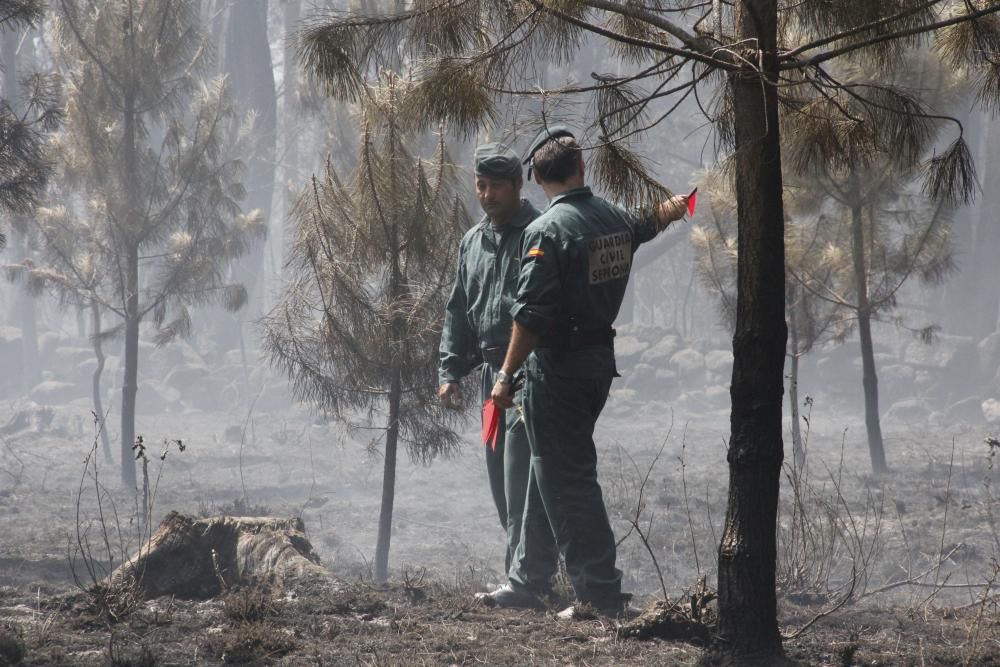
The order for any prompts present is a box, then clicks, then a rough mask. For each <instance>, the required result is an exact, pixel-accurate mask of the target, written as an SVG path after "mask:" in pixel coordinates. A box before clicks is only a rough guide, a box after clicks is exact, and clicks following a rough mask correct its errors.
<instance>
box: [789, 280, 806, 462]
mask: <svg viewBox="0 0 1000 667" xmlns="http://www.w3.org/2000/svg"><path fill="white" fill-rule="evenodd" d="M797 292H798V290H797V289H794V288H793V289H789V291H788V293H789V299H788V325H789V326H788V335H789V338H790V339H791V340H790V342H791V349H790V350H789V353H788V358H789V360H790V361H791V366H792V367H791V369H790V370H789V373H788V404H789V407H790V409H791V416H792V469H793V470H794V471H795V477H796V479H797V478H798V474H799V473H800V472H801V471H802V469H803V468H804V467H805V464H806V450H805V445H804V444H803V443H802V422H801V415H800V414H799V360H800V359H801V358H802V354H803V351H802V345H801V342H800V341H799V321H798V309H799V301H798V299H799V297H798V295H797Z"/></svg>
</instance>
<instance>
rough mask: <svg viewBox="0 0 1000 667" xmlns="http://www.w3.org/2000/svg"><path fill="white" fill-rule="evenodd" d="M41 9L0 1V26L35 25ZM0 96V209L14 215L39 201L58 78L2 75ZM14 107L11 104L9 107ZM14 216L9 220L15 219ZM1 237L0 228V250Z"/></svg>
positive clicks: (39, 4)
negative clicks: (16, 78) (14, 100)
mask: <svg viewBox="0 0 1000 667" xmlns="http://www.w3.org/2000/svg"><path fill="white" fill-rule="evenodd" d="M44 13H45V2H44V1H43V0H0V30H2V31H4V32H7V33H8V34H7V36H6V37H5V39H11V38H12V35H11V32H12V31H15V30H18V29H22V28H30V27H32V26H37V25H39V24H40V22H41V20H42V17H43V16H44ZM4 78H5V81H4V93H5V97H4V98H3V99H0V210H2V211H4V212H7V213H12V214H15V215H23V214H26V213H29V212H30V211H31V210H32V209H33V208H34V207H36V206H37V205H38V204H39V196H40V195H41V194H42V192H43V191H44V190H45V184H46V181H47V179H48V176H49V173H50V171H51V165H50V163H49V161H48V159H47V156H46V154H45V139H46V135H47V134H48V133H50V132H52V131H53V130H55V128H56V127H57V126H58V125H59V121H60V119H61V117H62V112H61V100H60V81H59V78H58V77H57V76H55V75H52V74H37V73H32V74H29V75H28V76H24V77H21V80H20V81H13V80H10V79H13V76H10V75H9V79H8V76H5V77H4ZM15 88H17V89H19V90H18V95H17V97H18V98H19V99H18V101H17V104H16V105H12V104H11V103H10V98H11V97H13V95H12V92H13V89H15ZM15 106H16V108H15ZM19 222H21V221H19V220H16V219H15V221H14V224H15V225H17V224H19ZM6 245H7V237H6V235H5V234H3V233H2V232H0V250H3V249H4V247H5V246H6Z"/></svg>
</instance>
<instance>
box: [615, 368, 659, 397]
mask: <svg viewBox="0 0 1000 667" xmlns="http://www.w3.org/2000/svg"><path fill="white" fill-rule="evenodd" d="M622 376H623V378H622V379H623V380H624V382H623V383H622V387H623V388H624V389H631V390H632V391H634V392H637V393H638V394H639V395H642V394H644V393H645V392H646V391H648V390H651V389H653V388H654V387H655V386H656V368H654V367H653V366H651V365H649V364H636V365H635V366H634V367H633V368H632V369H631V370H630V371H627V372H625V373H622Z"/></svg>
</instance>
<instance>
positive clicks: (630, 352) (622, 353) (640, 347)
mask: <svg viewBox="0 0 1000 667" xmlns="http://www.w3.org/2000/svg"><path fill="white" fill-rule="evenodd" d="M645 351H646V345H645V344H644V343H643V342H642V341H640V340H639V339H638V338H636V337H635V336H618V337H616V338H615V359H616V360H617V361H618V364H619V366H621V367H623V368H624V367H626V366H631V365H632V364H634V363H636V362H638V361H639V358H640V357H641V356H642V353H643V352H645Z"/></svg>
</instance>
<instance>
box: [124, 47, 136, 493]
mask: <svg viewBox="0 0 1000 667" xmlns="http://www.w3.org/2000/svg"><path fill="white" fill-rule="evenodd" d="M129 37H130V38H131V39H134V37H133V36H132V35H131V34H130V35H129ZM131 83H132V82H128V83H127V84H126V85H128V86H129V90H126V91H125V95H124V104H123V116H124V122H123V138H122V144H123V145H122V168H123V169H124V170H125V172H124V179H123V180H124V182H125V189H126V192H125V216H126V228H125V230H124V231H123V232H119V233H121V234H123V235H124V237H125V238H123V239H121V241H122V242H124V244H125V246H126V248H127V250H126V253H125V285H124V287H125V294H123V295H122V301H124V302H125V369H124V378H123V380H122V416H121V420H122V421H121V459H122V485H123V486H124V487H125V488H126V489H135V481H136V480H135V457H134V456H132V445H133V444H134V443H135V398H136V393H137V392H138V390H139V386H138V381H139V319H140V318H139V239H140V238H141V235H142V231H141V225H142V220H141V217H140V216H141V213H140V211H139V205H138V202H139V201H141V197H140V194H139V186H140V184H139V178H138V174H137V172H136V169H137V167H138V159H137V155H136V150H137V149H136V134H137V132H138V128H137V127H136V125H137V122H138V114H137V112H136V108H135V88H134V86H132V85H131Z"/></svg>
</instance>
